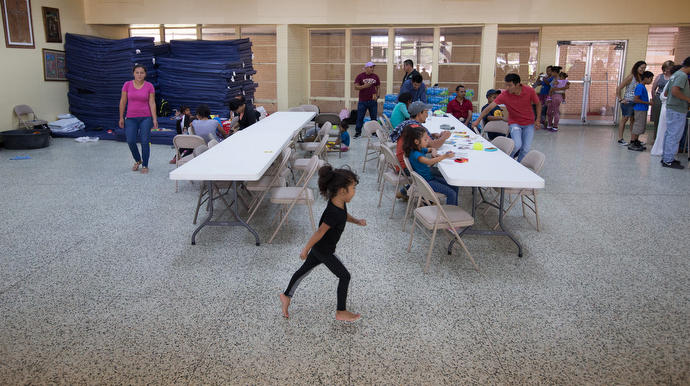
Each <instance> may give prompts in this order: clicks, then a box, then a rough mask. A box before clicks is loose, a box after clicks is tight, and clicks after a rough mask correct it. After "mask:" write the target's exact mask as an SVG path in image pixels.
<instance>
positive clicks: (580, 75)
mask: <svg viewBox="0 0 690 386" xmlns="http://www.w3.org/2000/svg"><path fill="white" fill-rule="evenodd" d="M625 47H626V43H625V42H623V41H559V42H558V48H557V53H556V65H557V66H560V67H563V70H562V71H565V72H566V73H567V74H568V81H569V82H570V89H569V90H568V91H566V101H565V102H564V104H562V105H561V121H562V122H563V123H565V124H578V123H580V124H583V125H584V124H592V125H613V124H615V123H616V121H617V112H618V106H617V105H616V87H617V86H618V82H619V81H620V79H621V76H622V71H623V63H624V62H625V49H626V48H625Z"/></svg>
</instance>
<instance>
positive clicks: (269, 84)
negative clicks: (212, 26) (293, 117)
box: [202, 26, 278, 113]
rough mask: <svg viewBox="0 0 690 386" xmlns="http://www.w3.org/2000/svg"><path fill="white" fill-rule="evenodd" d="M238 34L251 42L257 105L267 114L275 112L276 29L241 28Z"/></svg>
mask: <svg viewBox="0 0 690 386" xmlns="http://www.w3.org/2000/svg"><path fill="white" fill-rule="evenodd" d="M240 32H241V34H242V38H249V40H250V41H251V42H252V53H253V54H254V59H253V60H252V65H253V67H254V69H255V70H256V75H254V82H256V83H258V84H259V87H257V88H256V92H255V93H254V98H256V102H257V104H262V103H264V108H266V111H267V112H269V113H272V112H275V110H276V103H278V96H277V81H276V79H277V78H276V73H277V70H276V63H277V59H276V57H277V53H276V52H277V51H276V27H275V26H262V27H242V29H241V30H240ZM202 34H203V30H202ZM233 39H234V36H233ZM267 103H270V104H272V105H271V106H270V108H269V106H267V105H266V104H267Z"/></svg>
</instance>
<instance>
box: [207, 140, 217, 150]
mask: <svg viewBox="0 0 690 386" xmlns="http://www.w3.org/2000/svg"><path fill="white" fill-rule="evenodd" d="M217 144H218V141H216V140H215V139H213V140H211V141H208V148H209V149H210V148H212V147H214V146H216V145H217Z"/></svg>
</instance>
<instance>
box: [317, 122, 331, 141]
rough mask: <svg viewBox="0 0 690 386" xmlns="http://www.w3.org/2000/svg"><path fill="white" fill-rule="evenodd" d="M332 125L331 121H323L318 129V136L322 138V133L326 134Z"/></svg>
mask: <svg viewBox="0 0 690 386" xmlns="http://www.w3.org/2000/svg"><path fill="white" fill-rule="evenodd" d="M332 127H333V124H332V123H330V122H325V123H324V124H323V126H321V129H319V138H323V136H324V135H328V130H330V129H331V128H332Z"/></svg>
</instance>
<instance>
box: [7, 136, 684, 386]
mask: <svg viewBox="0 0 690 386" xmlns="http://www.w3.org/2000/svg"><path fill="white" fill-rule="evenodd" d="M615 130H616V129H615V128H613V127H596V126H594V127H580V126H564V127H561V128H560V130H559V132H558V133H549V132H546V131H543V130H542V131H538V132H537V133H536V134H535V138H534V144H533V149H536V150H540V151H542V152H543V153H545V154H546V165H545V166H544V168H543V170H542V172H541V176H542V177H543V178H544V179H545V180H546V187H545V189H543V190H542V191H541V192H540V194H539V210H540V215H541V216H540V220H541V227H542V229H541V232H537V231H536V227H535V221H534V216H533V215H530V214H529V213H528V215H527V218H526V219H525V218H523V217H522V213H521V210H520V208H516V209H514V210H513V211H511V212H510V213H509V215H508V217H507V220H506V224H507V227H508V228H509V229H510V230H511V231H512V232H513V233H514V234H515V236H516V237H517V238H518V239H519V240H520V241H521V242H522V244H523V246H524V249H525V253H524V257H523V258H518V257H517V248H516V247H515V245H514V244H512V242H511V241H510V240H509V239H508V238H506V237H482V236H466V237H464V241H465V243H466V244H467V247H468V249H469V250H470V252H471V253H472V255H473V257H474V258H475V260H476V261H477V264H478V265H479V267H480V271H479V272H477V271H475V270H474V268H473V266H472V264H471V263H470V261H469V260H468V259H467V258H466V256H464V255H463V254H462V253H461V251H460V250H458V249H456V250H455V252H454V253H453V255H447V254H446V253H445V251H444V243H442V242H438V243H437V245H436V248H435V250H434V255H433V257H432V260H431V263H430V267H429V272H428V274H426V275H425V274H423V273H422V269H423V267H424V262H425V258H426V250H427V248H428V245H429V244H428V240H427V239H425V238H422V237H421V236H419V237H418V236H415V240H414V242H413V247H412V251H411V252H410V253H408V252H407V251H406V247H407V241H408V239H409V233H403V232H402V231H401V224H402V218H403V214H404V211H405V206H404V205H402V204H401V202H398V204H397V205H396V207H395V213H394V215H393V219H389V214H390V209H391V202H390V201H386V200H385V198H384V202H383V204H382V206H381V208H377V206H376V204H377V202H378V192H377V191H376V186H375V185H376V184H375V180H376V169H375V166H374V165H373V164H368V165H367V168H366V172H365V173H361V170H362V158H363V150H362V149H363V147H364V145H365V141H366V140H365V139H357V140H353V143H352V146H351V148H350V149H351V151H349V152H347V153H344V154H342V158H337V156H333V155H331V158H330V159H331V161H332V163H333V164H334V165H336V166H340V165H342V164H349V165H351V166H352V167H353V168H354V169H355V170H356V171H357V172H358V173H359V174H360V177H361V183H360V185H359V186H358V187H357V194H356V196H355V197H354V199H353V201H352V203H351V204H350V205H349V207H348V208H349V210H350V213H352V214H353V215H354V216H355V217H363V218H366V220H367V222H368V226H367V227H358V226H355V225H352V224H349V225H348V227H347V228H346V230H345V232H344V234H343V237H342V239H341V242H340V244H339V246H338V254H339V256H340V257H341V259H342V260H343V262H344V263H345V265H346V266H347V267H348V269H349V270H350V272H351V274H352V280H351V283H350V290H349V298H348V308H349V309H350V310H351V311H354V312H361V313H362V318H361V319H360V320H359V321H357V322H354V323H345V322H338V321H336V320H335V319H334V312H335V302H336V296H335V290H336V286H337V279H336V278H335V277H334V276H333V275H332V274H331V273H330V272H329V271H328V270H327V269H326V268H325V267H319V268H317V269H315V270H314V272H313V273H312V274H311V275H310V276H309V277H307V278H306V279H305V280H304V281H303V282H302V284H301V286H300V287H299V289H298V291H297V293H296V295H295V297H294V298H293V301H292V306H291V308H290V315H291V317H290V319H285V318H283V317H282V315H281V312H280V303H279V301H278V297H277V295H278V293H279V292H281V291H282V290H284V289H285V287H286V285H287V283H288V280H289V278H290V276H291V275H292V273H293V272H294V271H295V270H296V269H297V268H298V267H299V265H300V263H301V261H300V260H299V257H298V256H299V251H300V250H301V248H302V247H303V246H304V244H305V243H306V241H307V239H308V238H309V236H310V234H311V227H310V226H309V222H308V217H307V216H308V215H307V211H306V208H303V207H297V208H296V209H295V210H294V211H293V213H292V214H291V216H290V222H289V224H288V225H286V226H284V228H283V229H282V230H281V231H280V233H279V234H278V236H277V237H276V239H275V240H274V242H273V243H272V244H266V241H267V240H268V238H269V237H270V235H271V233H272V232H273V229H274V228H272V227H268V224H269V223H270V220H271V219H272V216H273V215H274V214H275V210H276V208H275V207H273V206H272V205H271V204H269V203H268V201H266V202H265V203H264V206H263V207H262V209H261V210H260V211H259V214H258V217H257V218H256V219H255V220H252V224H253V225H254V226H256V228H257V230H258V232H259V235H260V237H261V240H262V244H261V246H259V247H257V246H255V245H254V239H253V236H252V235H251V234H250V233H249V232H247V231H246V230H243V229H240V228H232V229H227V228H217V227H213V228H206V229H203V230H202V231H201V232H200V233H199V235H198V236H197V245H195V246H192V245H191V244H190V237H191V234H192V232H193V230H194V229H195V226H194V225H193V224H192V217H193V215H194V208H195V204H196V199H197V195H198V187H199V185H198V183H196V184H191V183H190V182H180V186H179V193H174V185H175V184H174V181H171V180H169V179H168V173H169V172H170V171H171V170H172V169H173V168H174V166H173V165H169V164H168V162H167V161H168V160H169V159H170V158H171V157H172V155H173V150H172V149H170V147H169V146H157V145H154V146H153V148H152V158H151V162H150V168H151V172H150V173H149V174H148V175H142V174H140V173H134V172H132V171H131V170H130V167H131V164H132V161H131V158H130V156H129V152H128V148H127V145H126V144H124V143H120V142H111V141H99V142H95V143H77V142H75V141H74V140H71V139H54V140H53V141H52V142H51V145H50V147H48V148H45V149H38V150H29V151H11V150H6V149H3V150H2V151H0V189H1V190H0V191H1V192H2V200H1V201H0V216H2V220H3V221H2V222H1V224H2V225H0V226H1V230H2V231H1V232H0V384H3V385H47V384H50V385H52V384H61V385H81V384H89V385H96V384H104V385H117V384H127V385H130V384H131V385H140V384H150V385H173V384H189V385H207V384H210V385H235V384H240V385H242V384H247V385H274V384H275V385H278V384H280V385H290V384H301V385H315V384H326V385H372V384H377V385H441V384H453V385H458V384H505V385H513V384H514V385H522V384H540V385H550V384H559V385H613V384H633V385H652V384H662V385H688V384H690V336H689V334H690V293H689V291H688V289H689V288H690V277H689V276H690V274H689V272H690V240H689V238H688V224H689V223H690V211H689V210H688V208H690V193H689V191H688V187H689V186H690V184H689V182H690V171H689V170H673V169H667V168H662V167H661V166H660V164H659V157H653V156H650V154H649V151H645V152H642V153H637V152H632V151H629V150H627V149H626V148H625V147H622V146H619V145H618V144H616V143H615V139H616V138H614V137H615ZM626 135H627V133H626ZM23 155H30V156H31V157H32V158H31V159H30V160H10V158H11V157H14V156H23ZM683 156H686V155H684V154H683V155H679V157H678V158H679V159H683V164H684V165H685V164H686V160H685V159H684V157H683ZM312 185H313V186H315V180H314V181H313V183H312ZM390 191H391V189H390V188H388V190H387V191H386V192H387V193H389V194H390ZM467 193H468V190H465V191H464V195H463V196H462V200H461V206H465V207H466V209H469V208H468V205H467V203H468V202H469V201H468V199H469V195H468V194H467ZM324 207H325V201H324V200H323V199H318V200H317V203H316V204H315V216H316V220H317V221H318V217H319V216H320V214H321V212H322V210H323V208H324ZM225 216H228V215H227V213H226V214H225ZM228 217H229V216H228ZM476 220H477V224H478V226H482V227H489V226H493V224H494V223H495V222H496V220H497V213H496V212H495V211H492V212H489V214H487V215H486V217H483V216H478V217H477V219H476ZM408 232H409V228H408Z"/></svg>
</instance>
